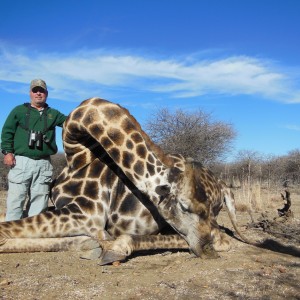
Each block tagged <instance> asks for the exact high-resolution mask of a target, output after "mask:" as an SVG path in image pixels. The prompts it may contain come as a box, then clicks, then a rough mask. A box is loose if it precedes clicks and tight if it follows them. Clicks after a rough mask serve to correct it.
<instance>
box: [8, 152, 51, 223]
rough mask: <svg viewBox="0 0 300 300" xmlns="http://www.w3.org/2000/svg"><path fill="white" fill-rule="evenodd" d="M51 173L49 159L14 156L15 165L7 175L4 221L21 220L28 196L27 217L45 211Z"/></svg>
mask: <svg viewBox="0 0 300 300" xmlns="http://www.w3.org/2000/svg"><path fill="white" fill-rule="evenodd" d="M52 173H53V167H52V165H51V161H50V159H40V160H34V159H31V158H28V157H25V156H18V155H17V156H16V165H15V166H14V167H13V168H12V169H10V171H9V173H8V193H7V200H6V202H7V204H6V205H7V210H6V221H13V220H19V219H21V217H22V214H23V207H24V204H25V200H26V197H27V196H28V195H29V201H30V203H29V206H30V208H29V211H28V216H29V217H30V216H34V215H37V214H39V213H40V212H42V211H45V210H46V209H47V207H48V200H49V189H50V184H51V181H52Z"/></svg>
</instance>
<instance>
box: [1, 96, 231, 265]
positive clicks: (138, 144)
mask: <svg viewBox="0 0 300 300" xmlns="http://www.w3.org/2000/svg"><path fill="white" fill-rule="evenodd" d="M63 140H64V149H65V153H66V158H67V167H66V168H65V169H64V170H63V172H62V173H61V174H60V175H59V177H58V178H57V180H56V184H55V186H54V188H53V199H54V201H55V206H56V209H55V210H54V211H48V212H44V213H42V214H39V215H37V216H33V217H30V218H26V219H22V220H18V221H11V222H4V223H0V245H1V244H2V245H1V246H0V252H18V249H19V251H26V249H29V250H28V251H30V249H31V251H37V250H38V248H39V247H38V245H36V246H35V247H33V246H32V247H31V248H30V247H29V246H26V240H28V241H30V240H34V239H44V241H45V242H44V243H43V244H44V246H43V250H41V251H45V249H47V243H48V245H49V249H50V251H56V250H60V249H63V250H65V249H67V248H68V247H69V248H72V247H73V246H74V245H75V246H76V245H77V246H78V244H80V245H81V247H83V248H84V245H85V243H87V242H89V241H90V239H91V238H92V239H94V240H97V241H100V246H101V247H102V248H107V249H110V250H112V252H117V253H121V254H122V255H124V256H127V255H130V253H131V252H132V251H133V250H135V249H144V248H147V247H148V248H151V247H152V248H157V247H158V246H157V244H159V248H168V247H175V248H190V249H191V250H192V251H193V252H194V253H195V254H196V255H197V256H201V257H207V256H208V257H217V255H216V253H215V250H214V249H213V247H212V243H214V244H215V246H217V245H218V243H219V240H220V239H219V236H220V234H219V230H218V225H217V223H216V216H217V214H218V213H219V211H220V209H221V207H222V204H223V198H224V191H225V190H224V188H223V185H222V184H221V183H220V182H219V181H218V180H217V179H216V178H215V177H214V175H213V174H212V173H211V172H210V171H209V170H207V169H206V168H204V167H203V166H201V165H200V164H197V163H195V162H190V161H189V160H186V159H184V158H183V157H182V156H180V155H166V154H164V153H163V151H162V150H161V149H160V148H159V147H157V146H156V145H155V144H153V143H152V142H151V140H150V139H149V137H148V136H147V135H146V134H145V133H144V132H143V130H142V129H141V127H140V125H139V124H138V123H137V121H136V120H135V119H134V118H133V117H132V116H131V115H130V114H129V112H128V111H127V110H126V109H124V108H122V107H120V106H118V105H116V104H113V103H111V102H108V101H106V100H102V99H98V98H92V99H89V100H86V101H84V102H83V103H82V104H81V105H80V106H79V107H78V108H76V109H75V110H74V111H73V112H72V113H71V114H70V116H69V117H68V119H67V120H66V122H65V126H64V130H63ZM227 195H228V193H227ZM227 198H228V197H227ZM224 199H225V198H224ZM229 199H230V197H229ZM168 227H171V228H172V229H173V233H175V235H171V236H169V237H165V236H164V237H163V236H162V235H156V234H157V233H161V232H163V231H164V230H165V229H166V228H168ZM176 233H178V234H179V235H178V234H177V235H176ZM154 235H156V236H154ZM64 237H68V238H66V239H65V240H64ZM71 237H73V241H75V242H74V243H73V242H72V238H71ZM150 237H151V238H150ZM53 238H56V239H53ZM17 239H20V240H21V241H22V242H23V243H24V245H22V246H21V244H20V243H14V241H17ZM217 241H218V242H217ZM51 243H52V246H50V244H51ZM53 243H56V244H55V246H53ZM29 244H30V242H29V243H28V245H29ZM35 244H36V243H35ZM219 244H220V243H219ZM221 244H222V243H221ZM223 244H224V243H223ZM31 245H32V244H31ZM59 245H61V246H59ZM72 245H73V246H72ZM151 245H152V246H151ZM77 246H76V247H77ZM26 247H27V248H26ZM51 247H52V248H51ZM60 247H61V248H60ZM33 248H34V249H33ZM41 248H42V247H41ZM221 248H222V247H221ZM7 249H9V250H7ZM14 249H15V251H14ZM20 249H22V250H20ZM51 249H52V250H51ZM110 250H108V252H107V253H110V252H109V251H110ZM122 255H121V256H122ZM102 257H103V255H102ZM115 259H116V257H113V258H112V260H115ZM109 260H110V258H108V260H106V259H105V258H104V261H109Z"/></svg>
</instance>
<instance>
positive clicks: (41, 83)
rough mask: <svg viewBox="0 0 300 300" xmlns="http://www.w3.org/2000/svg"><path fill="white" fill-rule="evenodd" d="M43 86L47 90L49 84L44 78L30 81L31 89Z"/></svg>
mask: <svg viewBox="0 0 300 300" xmlns="http://www.w3.org/2000/svg"><path fill="white" fill-rule="evenodd" d="M37 86H38V87H41V88H43V89H44V90H46V91H47V84H46V82H45V81H44V80H42V79H33V80H32V81H31V83H30V90H32V89H33V88H35V87H37Z"/></svg>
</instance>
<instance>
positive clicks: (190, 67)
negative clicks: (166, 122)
mask: <svg viewBox="0 0 300 300" xmlns="http://www.w3.org/2000/svg"><path fill="white" fill-rule="evenodd" d="M0 66H1V67H0V81H2V82H0V88H2V89H5V88H7V89H8V87H7V83H8V82H15V83H22V84H24V88H25V85H26V88H27V87H28V82H29V81H30V80H31V79H32V78H35V77H41V78H45V79H46V80H47V82H48V84H49V86H50V88H51V96H52V97H55V98H60V99H70V96H72V98H73V99H74V100H76V99H82V97H85V95H90V93H91V92H90V91H91V89H92V90H93V92H94V95H97V94H98V95H100V94H103V93H104V92H106V93H107V92H109V93H113V90H116V91H117V90H129V91H130V90H131V91H133V90H138V91H143V92H150V93H151V92H153V93H154V92H155V93H158V92H159V93H165V94H168V95H169V96H170V97H195V96H199V95H203V94H228V95H238V94H247V95H259V96H262V97H265V98H268V99H270V100H276V101H281V102H286V103H289V102H290V103H299V102H300V93H299V91H298V90H295V89H293V88H292V86H293V81H294V79H293V78H290V77H289V76H288V75H287V74H285V73H284V72H282V71H279V70H277V68H276V67H274V66H273V65H272V63H271V62H270V61H264V60H262V59H258V58H252V57H247V56H232V57H228V58H220V59H216V58H214V59H206V60H204V59H203V57H202V58H201V59H198V60H197V59H195V58H193V59H192V60H191V58H190V56H187V59H186V60H185V59H183V58H182V57H178V58H176V57H173V58H172V59H162V58H159V59H154V58H149V57H146V56H144V57H143V56H142V55H141V54H139V55H135V54H134V53H133V54H128V53H126V54H120V53H118V52H116V51H115V52H114V51H113V50H111V51H109V50H103V49H99V50H93V51H89V50H81V51H77V52H73V53H32V51H30V49H22V50H16V49H11V48H9V47H4V46H2V48H0ZM295 81H296V79H295ZM24 92H27V90H26V91H25V90H24Z"/></svg>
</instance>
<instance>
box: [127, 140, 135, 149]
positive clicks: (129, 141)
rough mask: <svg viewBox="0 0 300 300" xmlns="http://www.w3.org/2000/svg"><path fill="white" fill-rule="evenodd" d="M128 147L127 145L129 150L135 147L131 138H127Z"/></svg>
mask: <svg viewBox="0 0 300 300" xmlns="http://www.w3.org/2000/svg"><path fill="white" fill-rule="evenodd" d="M126 147H127V149H128V150H132V149H133V147H134V144H133V142H132V141H131V140H127V141H126Z"/></svg>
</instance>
